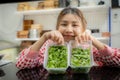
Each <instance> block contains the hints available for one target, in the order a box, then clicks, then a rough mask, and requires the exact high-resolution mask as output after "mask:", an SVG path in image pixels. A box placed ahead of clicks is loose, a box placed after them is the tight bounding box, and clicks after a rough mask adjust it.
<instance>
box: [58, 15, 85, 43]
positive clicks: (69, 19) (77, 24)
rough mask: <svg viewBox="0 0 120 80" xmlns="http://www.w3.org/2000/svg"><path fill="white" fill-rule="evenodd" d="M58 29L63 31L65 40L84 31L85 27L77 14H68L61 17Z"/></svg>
mask: <svg viewBox="0 0 120 80" xmlns="http://www.w3.org/2000/svg"><path fill="white" fill-rule="evenodd" d="M58 30H59V31H60V32H61V33H62V35H63V37H64V39H65V41H70V40H72V39H73V38H74V37H75V36H77V35H78V34H81V33H83V31H84V28H83V26H82V22H81V20H80V18H79V17H78V16H77V15H73V14H67V15H65V16H63V18H62V19H61V21H60V23H59V27H58Z"/></svg>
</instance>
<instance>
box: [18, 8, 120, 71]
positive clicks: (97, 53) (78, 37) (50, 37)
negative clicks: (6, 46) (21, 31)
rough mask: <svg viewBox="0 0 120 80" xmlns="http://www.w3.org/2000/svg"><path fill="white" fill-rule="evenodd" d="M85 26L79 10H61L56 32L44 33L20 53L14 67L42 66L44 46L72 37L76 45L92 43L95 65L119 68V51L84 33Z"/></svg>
mask: <svg viewBox="0 0 120 80" xmlns="http://www.w3.org/2000/svg"><path fill="white" fill-rule="evenodd" d="M86 26H87V23H86V20H85V18H84V16H83V14H82V12H81V11H80V10H79V9H77V8H71V7H67V8H65V9H63V10H62V11H61V13H60V14H59V16H58V20H57V25H56V30H53V31H50V32H46V33H44V34H43V35H42V36H41V37H40V39H39V40H38V41H36V42H35V43H34V44H33V45H32V46H30V47H29V48H27V49H24V50H23V51H21V53H20V56H19V58H18V60H17V62H16V66H17V67H18V68H20V69H23V68H32V67H36V66H40V65H42V64H43V59H44V56H43V54H44V52H45V50H46V45H48V44H49V43H53V42H56V43H57V44H64V42H69V41H70V40H71V39H73V37H74V39H75V41H76V42H78V43H81V42H84V41H88V40H91V41H92V45H93V56H94V61H95V62H96V64H97V65H99V66H120V49H117V48H111V47H109V46H107V45H106V44H103V43H101V42H100V41H98V40H97V39H95V38H94V37H93V36H92V35H90V34H89V33H88V32H86Z"/></svg>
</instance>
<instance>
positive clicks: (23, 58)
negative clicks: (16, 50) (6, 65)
mask: <svg viewBox="0 0 120 80" xmlns="http://www.w3.org/2000/svg"><path fill="white" fill-rule="evenodd" d="M50 42H51V41H50V40H48V41H46V42H45V43H44V44H43V46H42V47H41V48H40V50H39V51H38V52H37V51H32V50H30V48H31V47H29V48H26V49H24V50H22V51H21V52H20V55H19V57H18V59H17V62H16V67H18V68H20V69H24V68H33V67H36V66H40V65H42V64H43V60H44V52H45V49H46V45H47V44H48V43H50ZM35 53H36V54H38V55H34V54H35ZM28 55H29V56H28Z"/></svg>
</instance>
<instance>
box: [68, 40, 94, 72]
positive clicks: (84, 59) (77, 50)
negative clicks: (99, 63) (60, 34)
mask: <svg viewBox="0 0 120 80" xmlns="http://www.w3.org/2000/svg"><path fill="white" fill-rule="evenodd" d="M69 48H70V53H69V61H70V62H69V66H70V67H71V68H72V71H73V72H74V73H88V72H89V70H90V68H91V67H92V65H93V53H92V42H91V41H88V42H84V43H81V44H77V43H75V41H74V40H72V41H70V43H69Z"/></svg>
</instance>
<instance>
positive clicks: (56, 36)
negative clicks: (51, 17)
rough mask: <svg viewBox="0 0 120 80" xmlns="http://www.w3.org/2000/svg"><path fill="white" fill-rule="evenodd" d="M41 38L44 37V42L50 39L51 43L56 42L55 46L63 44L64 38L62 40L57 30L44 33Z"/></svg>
mask: <svg viewBox="0 0 120 80" xmlns="http://www.w3.org/2000/svg"><path fill="white" fill-rule="evenodd" d="M43 36H44V38H45V40H48V39H51V40H52V41H54V42H56V43H57V44H64V38H63V36H62V34H61V33H60V32H59V31H57V30H55V31H50V32H46V33H44V35H43Z"/></svg>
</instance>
